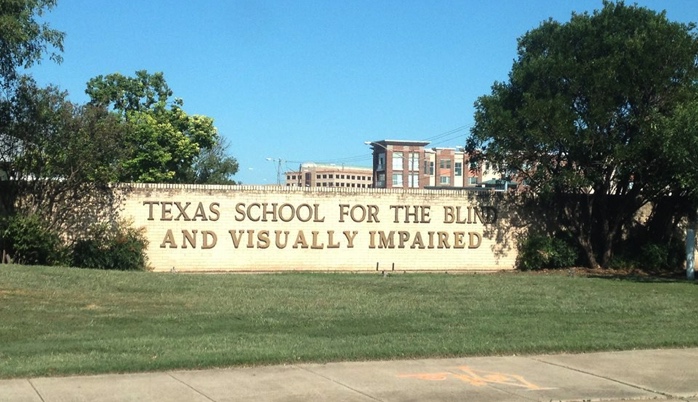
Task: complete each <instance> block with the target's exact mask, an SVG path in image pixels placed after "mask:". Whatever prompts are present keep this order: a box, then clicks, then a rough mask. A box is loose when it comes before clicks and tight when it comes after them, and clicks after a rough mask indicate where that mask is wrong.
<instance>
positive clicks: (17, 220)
mask: <svg viewBox="0 0 698 402" xmlns="http://www.w3.org/2000/svg"><path fill="white" fill-rule="evenodd" d="M0 248H2V250H4V251H6V252H7V253H9V254H10V256H11V257H12V258H13V260H14V262H15V263H17V264H26V265H58V264H61V263H62V262H64V255H65V253H64V248H63V245H62V242H61V239H60V236H59V235H58V234H57V233H56V232H54V231H52V230H51V229H49V228H48V226H47V225H46V223H45V222H44V221H42V220H41V218H39V217H38V216H37V215H12V216H9V217H7V218H5V219H4V220H3V221H2V222H1V223H0Z"/></svg>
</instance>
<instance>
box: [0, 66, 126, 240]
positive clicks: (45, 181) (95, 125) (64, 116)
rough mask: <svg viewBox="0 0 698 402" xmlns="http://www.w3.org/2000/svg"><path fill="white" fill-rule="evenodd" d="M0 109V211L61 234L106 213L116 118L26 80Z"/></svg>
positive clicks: (110, 207) (116, 150)
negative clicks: (30, 218)
mask: <svg viewBox="0 0 698 402" xmlns="http://www.w3.org/2000/svg"><path fill="white" fill-rule="evenodd" d="M0 114H1V115H2V119H0V161H4V164H3V169H2V170H3V171H4V172H5V174H4V175H3V176H2V177H0V186H1V187H2V189H1V191H0V200H1V201H2V204H1V207H0V212H1V213H0V215H4V216H13V215H26V216H37V217H39V218H40V219H41V220H42V221H43V222H44V223H45V224H46V226H47V227H46V228H47V229H48V230H52V231H55V232H57V233H61V234H65V235H67V236H73V235H78V234H80V233H81V232H84V231H85V230H86V228H87V227H89V226H90V225H91V224H92V223H93V222H96V221H98V220H100V219H104V220H106V221H108V220H110V219H112V218H114V216H115V214H116V203H115V201H114V197H115V194H114V193H113V192H112V188H111V186H110V184H111V183H113V182H114V181H115V179H116V178H117V177H118V176H119V166H118V163H115V161H118V160H119V159H120V154H121V153H122V151H121V147H120V145H119V141H118V135H119V133H121V132H123V129H122V125H123V123H122V122H121V121H119V120H118V119H117V118H116V117H115V116H113V115H112V114H110V113H109V112H108V111H107V110H106V109H103V108H99V107H96V106H89V105H85V106H80V105H76V104H73V103H71V102H69V101H68V100H67V94H66V93H65V92H62V91H60V90H58V89H57V88H55V87H47V88H40V87H38V86H37V85H36V83H35V82H34V81H33V80H31V79H29V78H27V77H24V78H22V79H21V80H20V81H19V82H18V84H17V86H16V90H15V91H14V94H13V96H12V97H11V98H9V99H2V100H0ZM77 211H79V213H76V212H77Z"/></svg>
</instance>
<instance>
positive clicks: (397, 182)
mask: <svg viewBox="0 0 698 402" xmlns="http://www.w3.org/2000/svg"><path fill="white" fill-rule="evenodd" d="M393 187H402V173H393Z"/></svg>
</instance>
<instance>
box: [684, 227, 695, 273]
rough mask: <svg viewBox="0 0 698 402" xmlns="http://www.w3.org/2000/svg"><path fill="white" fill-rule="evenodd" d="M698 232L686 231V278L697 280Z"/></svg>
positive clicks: (693, 230)
mask: <svg viewBox="0 0 698 402" xmlns="http://www.w3.org/2000/svg"><path fill="white" fill-rule="evenodd" d="M695 255H696V231H695V229H688V230H686V278H688V279H691V280H692V279H695V277H696V271H695V265H696V261H695Z"/></svg>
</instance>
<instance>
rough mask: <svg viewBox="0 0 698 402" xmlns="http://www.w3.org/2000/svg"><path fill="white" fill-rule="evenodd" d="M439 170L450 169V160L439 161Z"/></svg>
mask: <svg viewBox="0 0 698 402" xmlns="http://www.w3.org/2000/svg"><path fill="white" fill-rule="evenodd" d="M439 168H440V169H450V168H451V160H450V159H441V160H439Z"/></svg>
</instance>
